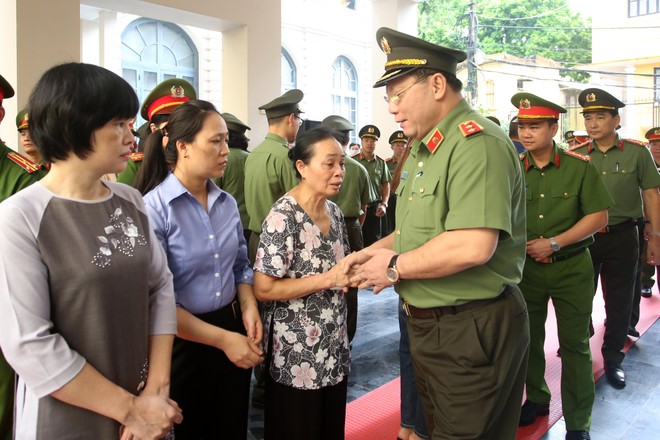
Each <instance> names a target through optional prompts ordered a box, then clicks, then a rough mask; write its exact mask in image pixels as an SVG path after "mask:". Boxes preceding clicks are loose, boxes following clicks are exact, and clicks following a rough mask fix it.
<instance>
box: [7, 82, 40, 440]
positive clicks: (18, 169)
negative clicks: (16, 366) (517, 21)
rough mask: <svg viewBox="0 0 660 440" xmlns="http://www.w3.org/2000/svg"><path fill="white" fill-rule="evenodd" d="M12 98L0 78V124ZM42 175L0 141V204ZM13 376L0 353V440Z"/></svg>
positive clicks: (9, 405) (10, 415)
mask: <svg viewBox="0 0 660 440" xmlns="http://www.w3.org/2000/svg"><path fill="white" fill-rule="evenodd" d="M12 96H14V89H13V87H12V86H11V85H10V84H9V83H8V82H7V80H5V78H4V77H3V76H2V75H0V123H2V120H3V119H4V117H5V109H4V107H3V106H2V102H3V100H4V99H7V98H11V97H12ZM43 176H44V172H43V171H42V170H40V169H39V166H38V165H37V164H35V163H34V162H32V161H31V160H30V159H28V158H26V157H23V156H22V155H20V154H19V153H17V152H15V151H14V150H12V149H11V148H9V147H7V146H6V145H5V143H4V142H2V140H0V202H2V201H3V200H5V199H6V198H8V197H9V196H11V195H12V194H15V193H17V192H18V191H20V190H22V189H23V188H26V187H28V186H30V185H32V184H33V183H34V182H36V181H38V180H39V179H41V178H42V177H43ZM14 379H15V375H14V371H13V370H12V369H11V367H10V366H9V364H8V363H7V361H6V360H5V358H4V356H3V355H2V352H0V439H9V438H11V436H12V430H13V429H12V424H13V409H14V392H15V381H14Z"/></svg>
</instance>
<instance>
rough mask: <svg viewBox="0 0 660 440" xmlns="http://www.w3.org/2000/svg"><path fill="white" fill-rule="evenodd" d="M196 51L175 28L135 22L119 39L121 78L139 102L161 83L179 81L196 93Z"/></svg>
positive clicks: (185, 35)
mask: <svg viewBox="0 0 660 440" xmlns="http://www.w3.org/2000/svg"><path fill="white" fill-rule="evenodd" d="M198 59H199V56H198V53H197V48H196V47H195V45H194V44H193V42H192V40H191V39H190V37H189V36H188V35H187V34H186V33H185V32H184V31H183V29H181V28H180V27H179V26H177V25H175V24H173V23H167V22H164V21H157V20H151V19H146V18H139V19H137V20H135V21H133V22H132V23H131V24H129V25H128V26H126V29H124V32H123V33H122V36H121V66H122V76H123V78H124V79H125V80H126V81H128V83H129V84H130V85H131V86H133V89H135V92H136V93H137V95H138V98H139V99H140V102H142V101H143V100H144V98H146V97H147V95H148V94H149V92H151V90H152V89H153V88H154V87H155V86H156V85H157V84H158V83H160V82H161V81H163V80H166V79H170V78H183V79H185V80H186V81H188V82H189V83H190V84H192V85H193V86H194V87H195V89H196V90H197V89H198V84H197V82H198V81H197V69H198Z"/></svg>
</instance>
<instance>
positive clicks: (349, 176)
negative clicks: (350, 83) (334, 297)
mask: <svg viewBox="0 0 660 440" xmlns="http://www.w3.org/2000/svg"><path fill="white" fill-rule="evenodd" d="M321 126H323V127H327V128H330V129H332V130H335V131H336V132H337V134H336V137H337V140H338V141H339V143H340V144H341V146H342V148H343V149H344V151H345V150H346V148H347V147H348V143H349V142H350V136H349V134H350V132H351V131H352V130H353V124H351V122H350V121H349V120H348V119H346V118H344V117H342V116H339V115H331V116H328V117H326V118H325V119H323V121H321ZM344 169H345V171H344V181H343V183H342V185H341V188H340V189H339V193H338V194H337V195H336V196H334V197H332V198H330V200H332V201H333V202H335V203H336V204H337V206H339V209H341V212H342V213H343V214H344V223H345V224H346V232H347V233H348V244H349V246H350V248H351V252H357V251H360V250H362V248H364V238H363V236H362V223H363V222H364V214H365V212H366V209H367V205H368V204H370V203H371V202H374V201H376V200H380V197H379V196H378V195H377V193H376V190H375V189H374V188H373V186H372V184H371V180H370V179H369V173H368V172H367V169H366V168H365V167H364V166H362V164H361V163H360V162H358V161H356V160H355V159H352V158H351V157H348V156H347V157H345V162H344ZM344 296H345V297H346V328H347V333H348V340H349V342H350V341H352V340H353V337H354V336H355V332H356V330H357V316H358V289H357V288H356V287H351V288H350V289H348V292H347V293H346V294H345V295H344Z"/></svg>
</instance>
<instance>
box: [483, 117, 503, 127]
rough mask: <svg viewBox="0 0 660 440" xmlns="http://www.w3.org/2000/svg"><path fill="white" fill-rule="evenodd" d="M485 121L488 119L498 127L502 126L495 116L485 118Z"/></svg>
mask: <svg viewBox="0 0 660 440" xmlns="http://www.w3.org/2000/svg"><path fill="white" fill-rule="evenodd" d="M486 119H490V120H491V121H493V122H494V123H496V124H497V125H498V126H500V127H501V126H502V124H501V123H500V120H499V119H497V118H496V117H495V116H486Z"/></svg>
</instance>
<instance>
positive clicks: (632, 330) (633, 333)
mask: <svg viewBox="0 0 660 440" xmlns="http://www.w3.org/2000/svg"><path fill="white" fill-rule="evenodd" d="M628 335H629V336H632V337H633V338H639V332H638V331H637V329H636V328H635V327H628Z"/></svg>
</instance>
